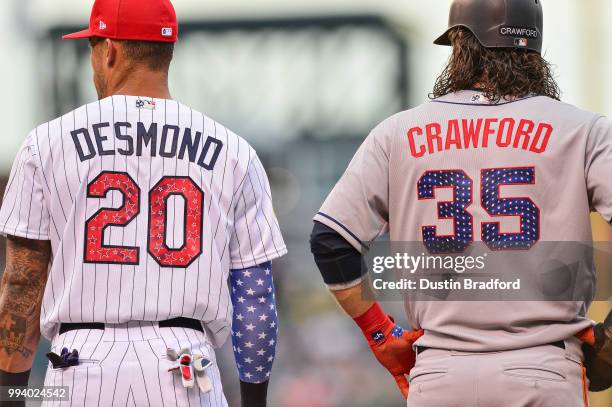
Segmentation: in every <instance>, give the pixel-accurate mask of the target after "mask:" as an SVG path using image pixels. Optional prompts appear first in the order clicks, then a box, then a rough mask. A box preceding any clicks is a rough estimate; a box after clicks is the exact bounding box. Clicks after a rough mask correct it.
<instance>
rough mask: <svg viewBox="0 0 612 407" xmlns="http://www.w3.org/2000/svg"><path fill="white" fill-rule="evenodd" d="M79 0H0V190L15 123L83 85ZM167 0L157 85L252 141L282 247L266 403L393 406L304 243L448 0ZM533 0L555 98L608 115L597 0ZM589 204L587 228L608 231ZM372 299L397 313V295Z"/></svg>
mask: <svg viewBox="0 0 612 407" xmlns="http://www.w3.org/2000/svg"><path fill="white" fill-rule="evenodd" d="M92 3H93V0H53V1H50V0H3V2H2V8H1V11H0V26H1V27H2V32H3V35H2V36H0V54H1V55H2V56H3V63H2V64H0V89H2V92H3V95H4V100H3V106H2V111H1V113H0V114H1V115H2V117H1V120H0V134H2V136H1V137H0V188H1V189H2V190H3V188H4V184H5V183H6V178H7V177H8V172H9V170H10V168H11V164H12V162H13V159H14V156H15V153H16V152H17V149H18V148H19V146H20V144H21V142H22V140H23V139H24V137H25V135H26V134H27V133H28V131H29V130H30V129H31V128H33V127H34V126H35V125H37V124H39V123H41V122H44V121H47V120H50V119H52V118H54V117H56V116H58V115H59V114H61V113H64V112H66V111H70V110H72V109H73V108H74V107H76V106H78V105H81V104H83V103H85V102H88V101H91V100H95V91H94V88H93V84H92V82H91V69H90V67H89V61H88V50H87V44H86V42H80V43H78V42H70V43H68V42H62V41H60V40H59V38H60V35H61V34H62V33H66V32H70V31H71V30H73V29H75V28H81V27H83V26H85V25H86V23H87V21H88V19H89V12H90V9H91V5H92ZM173 3H174V5H175V7H176V10H177V13H178V16H179V20H180V22H181V29H180V41H179V43H178V45H177V49H176V58H175V63H174V65H173V68H172V70H171V90H172V94H173V97H174V98H175V99H178V100H180V101H181V102H183V103H186V104H188V105H191V106H192V107H194V108H195V109H198V110H200V111H203V112H205V113H206V114H208V115H209V116H211V117H213V118H214V119H216V120H218V121H220V122H221V123H223V124H225V125H227V126H228V127H230V128H231V129H233V130H234V131H236V132H237V133H238V134H240V135H242V136H243V137H244V138H246V139H247V140H248V141H249V142H251V143H252V144H253V145H254V146H255V147H256V149H257V150H258V152H259V154H260V156H261V158H262V161H264V164H265V166H266V168H267V171H268V174H269V177H270V179H271V182H272V186H273V195H274V201H275V207H276V211H277V214H278V216H279V220H280V223H281V226H282V228H283V232H284V235H285V239H286V241H287V243H288V247H289V250H290V252H289V255H288V256H286V257H285V258H283V259H282V260H279V261H277V262H276V263H275V278H276V281H277V284H278V300H279V302H280V304H279V310H280V317H281V327H280V342H279V349H278V357H277V361H276V363H275V368H274V372H273V380H272V382H271V390H270V392H271V394H270V397H269V400H270V401H271V402H270V405H271V406H283V407H284V406H291V407H328V406H330V407H331V406H347V405H351V406H356V407H357V406H364V407H365V406H402V405H405V403H404V402H402V399H401V396H400V394H399V392H398V391H397V390H396V388H395V384H394V382H393V380H392V379H391V378H390V376H388V374H387V372H386V371H385V370H384V369H383V368H381V367H380V366H378V364H377V363H376V362H375V360H374V359H373V357H372V356H371V355H370V353H369V350H368V348H367V345H366V344H365V341H363V340H362V337H361V336H360V333H359V332H358V330H357V329H356V328H355V327H354V326H353V323H352V322H351V321H350V320H349V319H348V318H345V317H344V315H343V314H342V313H341V312H340V311H339V310H338V309H337V308H336V306H335V304H334V302H333V301H332V300H331V297H330V296H329V294H328V293H327V291H326V289H325V288H324V286H323V284H322V280H321V278H320V277H319V274H318V272H317V271H316V269H315V266H314V263H313V261H312V259H311V256H310V254H309V250H308V245H307V244H306V242H307V241H308V234H309V232H310V228H311V221H310V219H311V217H312V215H313V214H314V213H315V212H316V210H317V209H318V207H319V206H320V204H321V202H322V200H323V198H324V197H325V195H326V194H327V192H328V191H329V190H330V189H331V187H332V186H333V184H334V183H335V181H336V180H337V179H338V177H339V175H340V174H341V172H342V171H343V169H344V168H345V166H346V164H347V162H348V160H349V159H350V158H351V157H352V155H353V153H354V152H355V150H356V148H357V146H358V145H359V144H360V142H361V141H362V140H363V138H364V137H365V136H366V135H367V133H368V131H369V130H370V129H371V128H372V127H373V126H374V125H375V124H376V123H378V122H380V121H381V120H383V119H384V118H386V117H387V116H389V115H391V114H393V113H395V112H397V111H400V110H403V109H406V108H409V107H411V106H414V105H416V104H419V103H421V102H423V101H425V100H426V99H427V96H428V93H429V92H430V91H431V89H432V86H433V83H434V80H435V77H436V76H437V74H438V73H439V72H440V71H441V69H442V66H443V64H444V62H445V61H446V59H447V58H448V55H449V49H448V48H444V47H436V46H434V45H433V44H432V41H433V39H434V38H435V37H436V36H437V35H438V34H439V33H441V32H442V31H443V30H444V29H445V27H446V21H447V13H448V4H449V1H447V0H433V1H428V2H422V1H413V0H335V1H333V2H330V1H323V0H308V1H306V0H292V1H286V0H285V1H281V0H257V1H246V0H224V1H217V2H202V1H201V0H173ZM544 8H545V36H544V49H545V55H546V58H547V59H548V60H549V61H551V62H552V63H553V64H554V65H555V71H556V73H557V75H558V80H559V83H560V85H561V88H562V90H563V99H564V101H566V102H569V103H573V104H577V105H579V106H581V107H583V108H586V109H590V110H594V111H598V112H602V113H604V114H608V115H609V114H610V113H612V75H610V73H611V72H612V52H611V51H612V44H610V42H609V38H612V26H611V25H610V24H609V21H612V2H610V1H606V0H554V1H553V0H548V1H545V2H544ZM611 176H612V175H611ZM596 218H597V217H594V223H595V233H596V238H597V240H605V239H611V236H610V235H611V232H610V230H609V228H608V227H607V226H606V225H605V224H604V223H603V222H601V221H600V220H598V219H596ZM0 246H1V247H2V254H1V257H0V262H2V261H3V259H4V255H3V250H4V244H3V242H2V244H1V245H0ZM386 307H387V305H386ZM387 308H388V309H389V311H391V312H393V313H394V314H396V315H397V316H401V314H402V311H401V304H388V307H387ZM608 309H609V304H608V303H596V304H595V305H594V306H593V307H592V310H591V313H592V315H591V316H592V318H593V319H601V318H603V316H604V315H605V314H606V313H607V311H608ZM399 320H400V322H402V320H403V318H401V317H400V318H399ZM46 346H48V344H46V343H43V344H42V345H41V348H42V349H46ZM41 354H42V353H41ZM219 355H220V364H221V365H222V373H223V375H224V377H223V379H224V386H225V392H226V394H227V397H228V400H229V402H230V405H231V406H238V405H239V404H238V394H237V392H236V390H237V389H238V384H237V374H236V372H235V368H234V367H233V356H232V354H231V347H229V346H227V344H226V346H225V347H224V348H223V349H221V350H220V352H219ZM45 366H46V363H45V360H43V359H42V358H38V359H37V361H36V364H35V371H34V373H33V380H39V381H40V380H42V375H44V368H45ZM611 403H612V399H611V398H610V391H608V392H606V393H603V394H597V395H593V397H592V400H591V406H592V407H603V406H610V405H611Z"/></svg>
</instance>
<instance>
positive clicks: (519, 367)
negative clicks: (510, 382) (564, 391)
mask: <svg viewBox="0 0 612 407" xmlns="http://www.w3.org/2000/svg"><path fill="white" fill-rule="evenodd" d="M504 374H505V375H507V376H514V377H518V378H523V379H531V380H534V379H535V380H549V381H553V382H564V381H566V377H565V373H563V372H562V371H561V370H560V369H556V368H553V367H550V366H542V365H531V364H525V363H521V364H513V365H505V366H504Z"/></svg>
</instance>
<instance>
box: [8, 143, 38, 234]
mask: <svg viewBox="0 0 612 407" xmlns="http://www.w3.org/2000/svg"><path fill="white" fill-rule="evenodd" d="M37 161H38V155H37V153H36V150H35V147H34V145H33V141H32V137H28V138H27V139H26V141H25V142H24V144H23V145H22V147H21V149H20V150H19V152H18V153H17V157H16V158H15V162H14V163H13V168H12V170H11V175H10V178H9V181H8V184H7V186H6V189H5V191H4V198H3V199H2V208H1V209H0V233H1V234H2V235H4V236H6V235H13V236H19V237H23V238H26V239H33V240H49V213H48V209H47V206H46V204H45V199H44V195H43V187H42V183H41V176H42V174H41V170H40V168H39V167H38V166H37Z"/></svg>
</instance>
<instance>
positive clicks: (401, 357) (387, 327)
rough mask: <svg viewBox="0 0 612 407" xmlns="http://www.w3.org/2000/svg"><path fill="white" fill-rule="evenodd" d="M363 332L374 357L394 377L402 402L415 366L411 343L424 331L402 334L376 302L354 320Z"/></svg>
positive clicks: (400, 329)
mask: <svg viewBox="0 0 612 407" xmlns="http://www.w3.org/2000/svg"><path fill="white" fill-rule="evenodd" d="M354 320H355V322H356V323H357V325H358V326H359V328H361V330H362V331H363V333H364V335H365V337H366V339H367V340H368V344H369V345H370V348H372V352H374V356H376V359H377V360H378V361H379V362H380V364H381V365H383V366H384V367H385V368H386V369H387V370H388V371H389V372H390V373H391V375H392V376H393V378H394V379H395V382H396V383H397V386H398V387H399V389H400V391H401V392H402V395H403V396H404V398H405V399H407V398H408V380H407V379H406V375H407V374H409V373H410V370H411V369H412V368H413V367H414V364H415V361H416V354H415V352H414V350H413V349H412V345H413V344H414V342H415V341H416V340H417V339H419V338H420V337H421V336H423V330H422V329H421V330H418V331H405V330H403V329H402V328H401V327H400V326H398V325H395V322H394V321H393V317H391V316H389V315H387V314H385V313H384V311H383V309H382V308H381V307H380V305H379V304H378V303H375V304H374V305H372V307H371V308H370V309H369V310H367V311H366V312H365V314H363V315H361V316H359V317H357V318H354Z"/></svg>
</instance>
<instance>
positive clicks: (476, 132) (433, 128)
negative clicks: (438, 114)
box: [408, 117, 553, 158]
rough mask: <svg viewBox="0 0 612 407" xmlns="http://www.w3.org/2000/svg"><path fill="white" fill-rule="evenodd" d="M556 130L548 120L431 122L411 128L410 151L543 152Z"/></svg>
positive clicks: (494, 119)
mask: <svg viewBox="0 0 612 407" xmlns="http://www.w3.org/2000/svg"><path fill="white" fill-rule="evenodd" d="M552 132H553V127H552V125H550V124H548V123H535V122H533V121H531V120H527V119H522V120H515V119H513V118H509V117H507V118H503V119H497V118H489V119H476V120H468V119H462V120H456V119H455V120H449V121H448V122H447V123H445V124H444V125H442V124H440V123H428V124H426V125H425V126H423V127H413V128H411V129H410V130H408V143H409V145H410V154H411V155H412V156H413V157H415V158H420V157H423V156H424V155H425V154H430V155H431V154H435V153H438V152H441V151H446V150H462V149H471V148H473V149H476V148H488V147H489V145H491V146H492V145H496V146H497V147H500V148H515V149H519V148H520V149H523V150H526V151H531V152H532V153H536V154H541V153H543V152H544V151H546V148H547V147H548V141H549V140H550V136H551V134H552Z"/></svg>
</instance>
